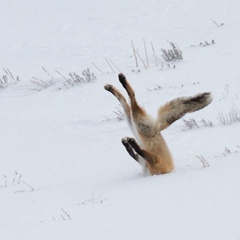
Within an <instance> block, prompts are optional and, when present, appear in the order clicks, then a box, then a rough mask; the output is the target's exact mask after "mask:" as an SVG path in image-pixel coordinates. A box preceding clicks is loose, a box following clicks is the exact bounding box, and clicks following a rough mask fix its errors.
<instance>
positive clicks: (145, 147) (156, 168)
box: [104, 73, 212, 175]
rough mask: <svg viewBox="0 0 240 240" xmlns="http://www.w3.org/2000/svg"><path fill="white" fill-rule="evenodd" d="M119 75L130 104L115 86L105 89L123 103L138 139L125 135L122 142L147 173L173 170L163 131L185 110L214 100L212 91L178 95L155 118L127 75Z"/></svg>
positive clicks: (161, 108)
mask: <svg viewBox="0 0 240 240" xmlns="http://www.w3.org/2000/svg"><path fill="white" fill-rule="evenodd" d="M118 77H119V81H120V82H121V83H122V85H123V87H124V88H125V90H126V91H127V93H128V96H129V98H130V105H129V104H128V103H127V101H126V99H125V98H124V96H123V95H122V94H121V93H120V92H119V91H118V90H117V89H116V88H115V87H113V86H112V85H109V84H107V85H105V87H104V88H105V90H107V91H109V92H111V93H112V94H113V95H114V96H115V97H116V98H117V99H118V100H119V102H120V103H121V105H122V106H123V109H124V113H125V115H126V117H127V121H128V123H129V125H130V128H131V129H132V132H133V134H134V135H135V137H136V139H137V141H136V140H135V139H134V138H128V137H127V138H123V139H122V143H123V145H124V146H125V148H126V150H127V151H128V153H129V155H130V156H131V157H132V158H134V159H135V160H136V161H137V162H138V163H139V164H140V165H141V166H142V167H143V170H144V172H145V173H148V174H150V175H154V174H163V173H169V172H171V171H172V170H173V169H174V164H173V158H172V155H171V153H170V151H169V149H168V146H167V144H166V142H165V140H164V138H163V137H162V135H161V132H160V131H161V130H163V129H165V128H167V127H168V126H169V125H171V124H172V123H173V122H175V121H176V120H178V119H179V118H181V117H182V116H184V115H185V114H186V113H189V112H194V111H197V110H200V109H201V108H204V107H205V106H207V105H208V104H210V103H211V101H212V98H211V95H210V93H200V94H197V95H196V96H193V97H181V98H176V99H174V100H172V101H170V102H168V103H166V104H165V105H163V106H161V107H160V108H159V110H158V117H157V119H156V120H155V119H154V118H153V117H151V116H150V115H148V114H147V113H146V111H145V110H144V109H143V108H141V107H140V106H139V105H138V103H137V101H136V98H135V92H134V90H133V89H132V87H131V86H130V84H129V83H128V82H127V80H126V77H125V76H124V75H123V74H122V73H120V74H119V76H118Z"/></svg>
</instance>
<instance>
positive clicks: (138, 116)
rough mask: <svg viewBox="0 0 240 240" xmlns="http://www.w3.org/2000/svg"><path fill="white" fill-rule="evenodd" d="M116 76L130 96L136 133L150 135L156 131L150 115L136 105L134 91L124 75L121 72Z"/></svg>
mask: <svg viewBox="0 0 240 240" xmlns="http://www.w3.org/2000/svg"><path fill="white" fill-rule="evenodd" d="M118 78H119V81H120V82H121V84H122V86H123V87H124V88H125V90H126V91H127V93H128V96H129V98H130V104H131V109H132V120H133V121H134V123H135V126H136V129H137V131H138V133H139V134H140V135H142V136H144V137H152V136H153V135H155V134H156V133H157V132H156V129H155V128H154V121H153V119H152V117H150V116H149V115H148V114H147V113H146V112H145V110H144V109H143V108H142V107H140V106H139V105H138V103H137V100H136V97H135V92H134V90H133V88H132V87H131V85H130V84H129V83H128V81H127V79H126V77H125V76H124V75H123V74H122V73H120V74H119V75H118Z"/></svg>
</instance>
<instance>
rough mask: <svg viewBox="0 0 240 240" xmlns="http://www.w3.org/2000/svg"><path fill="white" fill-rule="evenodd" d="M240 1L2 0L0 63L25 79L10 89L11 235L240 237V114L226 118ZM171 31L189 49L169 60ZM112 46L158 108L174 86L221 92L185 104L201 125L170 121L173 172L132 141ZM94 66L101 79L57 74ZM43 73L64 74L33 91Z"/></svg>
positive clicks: (7, 200)
mask: <svg viewBox="0 0 240 240" xmlns="http://www.w3.org/2000/svg"><path fill="white" fill-rule="evenodd" d="M239 10H240V2H239V1H238V0H228V1H225V0H211V1H209V0H208V1H207V0H201V1H198V0H181V1H177V0H169V1H163V0H148V1H145V0H138V1H137V0H131V1H129V0H128V1H127V0H121V1H117V0H108V1H107V0H82V1H77V0H61V1H59V0H58V1H57V0H52V1H47V0H41V1H31V0H30V1H29V0H21V1H17V0H12V1H1V10H0V13H1V21H0V41H1V44H0V52H1V55H0V62H1V69H2V70H1V71H2V73H1V75H4V74H5V72H4V70H3V68H5V69H6V68H8V69H10V71H11V72H12V74H13V75H14V76H16V75H19V77H20V79H21V81H20V82H19V83H18V84H14V85H11V86H9V87H7V88H5V89H2V90H1V92H0V98H1V101H0V112H1V114H0V122H1V125H0V132H1V135H0V159H1V160H0V213H1V214H0V239H1V240H19V239H21V240H32V239H34V240H40V239H41V240H42V239H58V240H63V239H69V240H75V239H76V240H77V239H114V240H115V239H116V240H118V239H119V240H120V239H121V240H122V239H124V240H130V239H131V240H134V239H138V240H141V239H142V240H143V239H152V240H155V239H156V240H157V239H164V240H172V239H174V240H175V239H178V240H186V239H194V240H198V239H199V240H200V239H201V240H202V239H204V240H212V239H217V240H226V239H228V240H237V239H240V185H239V183H240V174H239V169H240V140H239V133H240V123H239V122H237V123H233V124H231V125H226V126H225V125H223V124H222V123H221V122H220V121H219V120H218V119H217V118H218V117H219V113H222V114H224V115H225V116H226V114H228V113H229V112H230V111H231V109H232V108H233V107H235V108H236V109H238V110H239V109H240V90H239V89H240V68H239V66H240V45H239V42H240V32H239V31H240V30H239V29H240V17H239ZM214 22H215V23H214ZM222 23H223V25H221V24H222ZM217 25H219V26H217ZM143 39H145V42H146V46H147V51H148V57H149V68H148V69H145V67H144V66H143V64H142V63H141V61H140V60H139V67H138V68H137V67H136V66H135V61H134V57H133V52H132V47H131V42H133V43H134V46H135V48H136V49H137V50H138V51H139V54H140V55H141V56H142V58H143V59H144V61H145V62H146V57H145V53H144V47H143ZM212 40H214V41H215V44H210V45H209V46H206V47H202V46H196V45H199V43H200V42H202V43H204V42H205V41H208V42H209V43H211V41H212ZM168 41H170V42H174V43H176V44H177V45H178V46H179V48H180V49H181V50H182V52H183V61H180V62H176V63H174V64H172V63H171V64H170V67H168V66H167V63H163V61H162V58H161V51H160V49H161V48H164V49H168V48H170V44H169V42H168ZM151 42H152V43H153V45H154V48H155V51H156V54H157V56H158V66H157V67H156V66H155V61H154V57H153V52H152V49H151ZM193 45H194V46H195V47H194V46H193ZM106 59H108V60H109V59H110V60H111V61H112V62H113V63H114V64H115V65H116V66H117V67H118V68H119V69H120V70H121V71H122V72H123V73H124V74H125V75H126V76H127V78H128V79H129V82H130V83H131V84H132V86H133V87H134V89H135V91H136V96H137V99H138V101H139V103H140V104H141V105H142V106H144V108H145V109H146V110H147V111H148V112H149V113H150V114H151V115H153V116H156V113H157V109H158V107H159V106H160V105H161V104H164V103H165V102H167V101H169V100H171V99H173V98H175V97H180V96H191V95H194V94H196V93H198V92H202V91H210V92H212V93H213V96H214V101H213V102H212V104H211V105H209V106H208V107H207V108H205V109H203V110H201V111H198V112H195V113H192V114H189V115H186V116H185V117H184V119H185V120H187V121H189V119H191V118H192V119H195V121H196V122H197V123H198V126H199V127H196V126H195V127H193V128H192V129H190V128H189V127H188V126H187V125H186V124H185V123H184V121H183V120H179V121H177V122H175V123H174V124H173V125H171V126H170V127H169V128H168V129H166V130H165V131H163V135H164V137H165V139H166V141H167V143H168V145H169V148H170V149H171V152H172V154H173V156H174V162H175V170H174V171H173V172H172V173H170V174H166V175H159V176H147V177H146V176H143V174H142V173H141V168H140V166H139V165H137V164H136V162H135V161H133V160H132V159H131V158H130V156H129V155H128V154H127V152H126V151H125V149H124V147H123V146H122V144H121V138H123V137H125V136H132V134H131V132H130V129H129V128H128V125H127V123H126V121H119V120H118V119H117V117H118V116H117V114H116V113H114V111H116V108H119V104H118V102H117V100H116V99H115V98H113V96H111V95H110V94H109V93H107V92H106V91H105V90H104V89H103V86H104V85H105V84H106V83H110V84H113V85H115V86H116V87H117V88H119V89H120V90H121V91H122V92H123V93H124V94H125V92H124V89H123V88H122V87H121V85H120V84H119V82H118V79H117V74H118V70H117V69H116V68H115V67H113V69H114V71H115V73H114V72H113V71H112V70H111V68H110V67H109V66H108V64H107V62H106ZM92 63H94V64H95V65H96V66H97V67H98V68H100V69H101V71H103V72H104V74H103V73H101V72H100V71H99V70H97V69H96V68H95V67H94V66H93V65H92ZM162 64H163V67H162ZM174 65H175V68H173V67H174ZM42 67H44V68H45V69H47V71H48V73H49V74H50V75H51V76H53V78H54V79H55V80H54V81H53V80H52V79H51V77H50V76H49V75H48V73H46V72H45V71H43V69H42ZM86 68H90V71H91V72H93V73H94V74H95V75H96V76H97V79H96V80H95V81H93V82H90V83H85V84H81V86H75V87H72V88H68V89H67V88H65V87H64V85H63V82H64V79H63V77H61V76H60V75H59V74H57V73H56V70H57V71H58V72H60V73H61V74H62V75H64V76H68V73H70V72H76V73H78V74H81V72H82V71H83V70H85V69H86ZM133 70H134V71H133ZM138 70H140V71H138ZM33 77H35V78H38V79H41V80H43V81H44V82H49V83H50V82H51V83H52V85H51V86H50V87H49V88H48V89H46V90H43V91H34V90H33V89H37V88H38V87H37V86H35V85H33V84H32V83H30V80H31V79H32V78H33ZM59 88H61V90H57V89H59ZM202 119H204V120H205V121H210V122H211V123H212V124H213V126H212V127H210V126H204V124H203V123H202V122H201V120H202ZM197 156H198V157H199V158H202V159H205V161H206V163H208V164H209V165H210V166H209V167H204V166H203V164H202V163H201V161H200V159H199V158H198V157H197Z"/></svg>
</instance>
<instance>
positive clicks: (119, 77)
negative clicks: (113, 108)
mask: <svg viewBox="0 0 240 240" xmlns="http://www.w3.org/2000/svg"><path fill="white" fill-rule="evenodd" d="M118 79H119V81H120V83H121V84H122V85H125V84H126V82H127V79H126V77H125V75H124V74H122V73H119V74H118Z"/></svg>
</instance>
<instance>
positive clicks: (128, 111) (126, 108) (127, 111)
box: [104, 84, 133, 130]
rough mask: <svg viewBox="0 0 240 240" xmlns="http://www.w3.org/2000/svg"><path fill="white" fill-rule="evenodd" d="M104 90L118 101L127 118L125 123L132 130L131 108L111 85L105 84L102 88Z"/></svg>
mask: <svg viewBox="0 0 240 240" xmlns="http://www.w3.org/2000/svg"><path fill="white" fill-rule="evenodd" d="M104 88H105V90H107V91H108V92H110V93H112V94H113V95H114V96H115V97H116V98H117V99H118V101H119V102H120V103H121V105H122V107H123V110H124V113H125V116H126V118H127V121H128V123H129V125H130V127H131V129H132V130H133V126H132V117H131V107H130V106H129V104H128V103H127V101H126V99H125V97H124V96H123V95H122V94H121V93H120V92H119V91H118V90H117V89H116V88H115V87H114V86H112V85H110V84H107V85H105V86H104Z"/></svg>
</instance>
